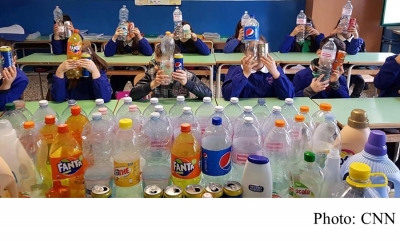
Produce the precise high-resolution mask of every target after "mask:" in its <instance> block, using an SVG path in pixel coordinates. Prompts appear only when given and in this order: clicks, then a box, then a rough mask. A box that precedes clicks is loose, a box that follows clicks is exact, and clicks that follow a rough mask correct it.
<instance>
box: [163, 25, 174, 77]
mask: <svg viewBox="0 0 400 241" xmlns="http://www.w3.org/2000/svg"><path fill="white" fill-rule="evenodd" d="M174 51H175V40H174V38H173V37H172V34H171V32H169V31H167V32H165V35H164V37H163V39H162V40H161V54H162V56H161V62H160V68H161V70H162V71H163V74H164V75H168V76H169V79H168V80H164V81H165V84H170V83H171V80H172V78H171V74H172V72H173V71H174Z"/></svg>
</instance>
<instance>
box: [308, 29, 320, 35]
mask: <svg viewBox="0 0 400 241" xmlns="http://www.w3.org/2000/svg"><path fill="white" fill-rule="evenodd" d="M308 33H309V35H311V36H318V35H319V32H318V30H316V29H315V28H310V30H309V31H308Z"/></svg>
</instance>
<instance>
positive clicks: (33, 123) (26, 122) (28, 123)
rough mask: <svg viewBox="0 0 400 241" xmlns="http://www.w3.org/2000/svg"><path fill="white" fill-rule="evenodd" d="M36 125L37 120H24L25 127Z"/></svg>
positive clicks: (30, 127)
mask: <svg viewBox="0 0 400 241" xmlns="http://www.w3.org/2000/svg"><path fill="white" fill-rule="evenodd" d="M34 127H35V122H33V121H25V122H24V129H32V128H34Z"/></svg>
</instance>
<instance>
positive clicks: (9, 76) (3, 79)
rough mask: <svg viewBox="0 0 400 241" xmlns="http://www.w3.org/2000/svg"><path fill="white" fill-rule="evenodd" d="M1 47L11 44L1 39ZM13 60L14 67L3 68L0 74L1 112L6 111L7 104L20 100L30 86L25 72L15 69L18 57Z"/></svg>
mask: <svg viewBox="0 0 400 241" xmlns="http://www.w3.org/2000/svg"><path fill="white" fill-rule="evenodd" d="M0 46H9V47H11V43H10V42H9V41H7V40H5V39H2V38H0ZM13 60H14V61H13V65H12V66H11V67H8V68H3V69H2V71H1V74H0V111H3V110H4V109H5V105H6V104H7V103H10V102H13V101H14V100H18V99H20V97H21V95H22V94H23V93H24V91H25V89H26V87H27V86H28V82H29V80H28V77H27V76H26V75H25V73H24V72H22V71H21V70H20V69H17V68H16V67H15V62H16V60H17V58H16V56H14V59H13ZM0 66H1V63H0Z"/></svg>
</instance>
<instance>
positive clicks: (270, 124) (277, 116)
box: [260, 106, 289, 140]
mask: <svg viewBox="0 0 400 241" xmlns="http://www.w3.org/2000/svg"><path fill="white" fill-rule="evenodd" d="M281 112H282V108H281V107H280V106H273V107H272V112H271V114H270V115H269V116H268V117H267V118H266V119H265V121H264V123H263V124H262V125H261V126H262V127H261V128H260V130H261V135H262V139H263V140H264V139H265V137H266V136H267V134H268V133H269V132H270V131H271V130H272V128H274V127H275V121H276V120H284V121H285V128H286V129H287V130H289V125H288V122H287V121H286V119H285V117H284V116H283V115H282V113H281Z"/></svg>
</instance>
